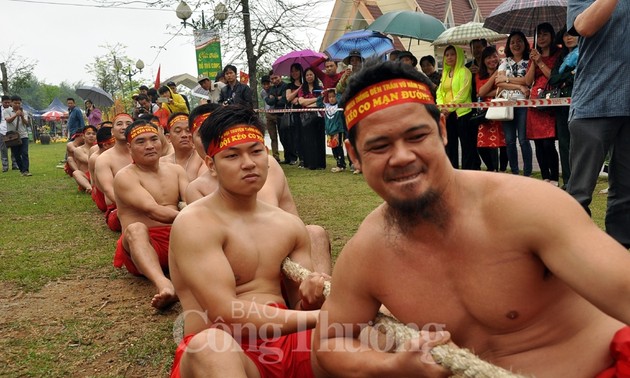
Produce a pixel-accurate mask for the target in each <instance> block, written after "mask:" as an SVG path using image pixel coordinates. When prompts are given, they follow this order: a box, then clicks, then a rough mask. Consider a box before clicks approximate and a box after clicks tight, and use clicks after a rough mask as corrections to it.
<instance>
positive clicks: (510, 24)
mask: <svg viewBox="0 0 630 378" xmlns="http://www.w3.org/2000/svg"><path fill="white" fill-rule="evenodd" d="M543 22H548V23H550V24H551V25H552V26H553V28H554V30H556V31H557V30H560V29H561V28H562V27H563V26H564V25H565V24H566V23H567V0H506V1H505V2H504V3H503V4H501V5H499V6H498V7H497V8H496V9H495V10H493V11H492V13H490V16H488V18H486V22H484V23H483V27H484V28H488V29H492V30H494V31H496V32H498V33H506V34H508V33H511V32H513V31H516V30H520V31H522V32H523V33H525V35H526V36H528V37H532V36H534V35H535V34H536V26H538V25H539V24H542V23H543Z"/></svg>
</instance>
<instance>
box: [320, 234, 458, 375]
mask: <svg viewBox="0 0 630 378" xmlns="http://www.w3.org/2000/svg"><path fill="white" fill-rule="evenodd" d="M367 244H368V243H359V242H357V241H356V236H355V238H354V239H351V240H350V241H349V242H348V244H347V245H346V246H345V247H344V249H343V251H342V252H341V254H340V255H339V258H338V259H337V262H336V264H335V269H334V271H333V278H332V290H331V293H330V295H329V296H328V298H327V299H326V302H325V303H324V305H323V306H322V311H321V312H320V318H319V320H318V323H317V326H316V328H315V331H314V332H313V352H314V355H315V358H316V362H317V364H318V365H319V367H320V368H322V369H323V370H325V371H326V373H328V374H329V375H330V376H333V377H379V378H380V377H401V376H428V377H441V376H443V375H444V374H445V373H446V372H445V369H443V368H441V367H440V366H439V365H436V364H434V363H431V364H430V363H425V362H423V360H426V358H428V356H424V357H425V358H423V355H424V353H423V352H422V351H421V348H420V346H421V345H420V346H418V345H416V348H415V350H413V351H407V352H397V353H387V352H385V351H379V350H375V349H372V348H371V347H369V346H368V345H365V344H362V343H361V341H359V339H358V337H359V333H360V331H361V329H362V328H363V327H366V326H367V325H368V323H369V322H371V321H372V320H373V319H374V317H375V316H376V313H377V311H378V309H379V307H380V303H379V302H378V301H377V300H376V299H375V298H374V297H373V296H372V295H371V294H370V293H369V290H370V289H369V287H370V284H369V282H367V280H366V278H368V279H369V277H370V276H371V275H370V271H372V270H374V269H377V267H375V266H370V264H371V263H372V262H371V261H370V260H369V259H366V258H364V257H361V256H362V255H363V256H365V253H369V251H370V247H369V246H368V245H367ZM358 251H361V254H359V253H357V252H358ZM416 342H418V341H417V340H416ZM420 343H422V342H420ZM422 373H425V375H423V374H422ZM445 376H447V375H445Z"/></svg>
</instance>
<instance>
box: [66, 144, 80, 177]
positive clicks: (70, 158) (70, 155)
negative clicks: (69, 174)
mask: <svg viewBox="0 0 630 378" xmlns="http://www.w3.org/2000/svg"><path fill="white" fill-rule="evenodd" d="M75 149H76V147H74V144H73V143H72V142H70V143H68V144H67V145H66V152H67V153H68V158H67V159H66V160H67V162H68V165H69V166H70V168H72V170H73V171H76V170H77V169H79V166H78V165H77V162H76V161H75V160H74V150H75Z"/></svg>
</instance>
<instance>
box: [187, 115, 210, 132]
mask: <svg viewBox="0 0 630 378" xmlns="http://www.w3.org/2000/svg"><path fill="white" fill-rule="evenodd" d="M210 114H212V113H204V114H200V115H198V116H197V117H195V120H194V121H193V124H192V130H190V133H191V134H194V133H195V131H197V129H198V128H200V127H201V124H202V123H203V121H205V120H206V118H208V117H209V116H210Z"/></svg>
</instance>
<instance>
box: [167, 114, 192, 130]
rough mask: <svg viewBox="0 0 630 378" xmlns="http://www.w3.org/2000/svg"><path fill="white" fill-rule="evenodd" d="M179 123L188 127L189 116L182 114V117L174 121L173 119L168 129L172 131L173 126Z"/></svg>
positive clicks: (176, 117) (179, 116)
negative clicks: (184, 123)
mask: <svg viewBox="0 0 630 378" xmlns="http://www.w3.org/2000/svg"><path fill="white" fill-rule="evenodd" d="M179 121H182V122H186V125H188V116H186V115H183V114H180V115H177V116H175V117H173V119H171V120H170V121H169V122H168V129H169V130H170V129H171V128H172V127H173V125H174V124H175V123H176V122H179Z"/></svg>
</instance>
